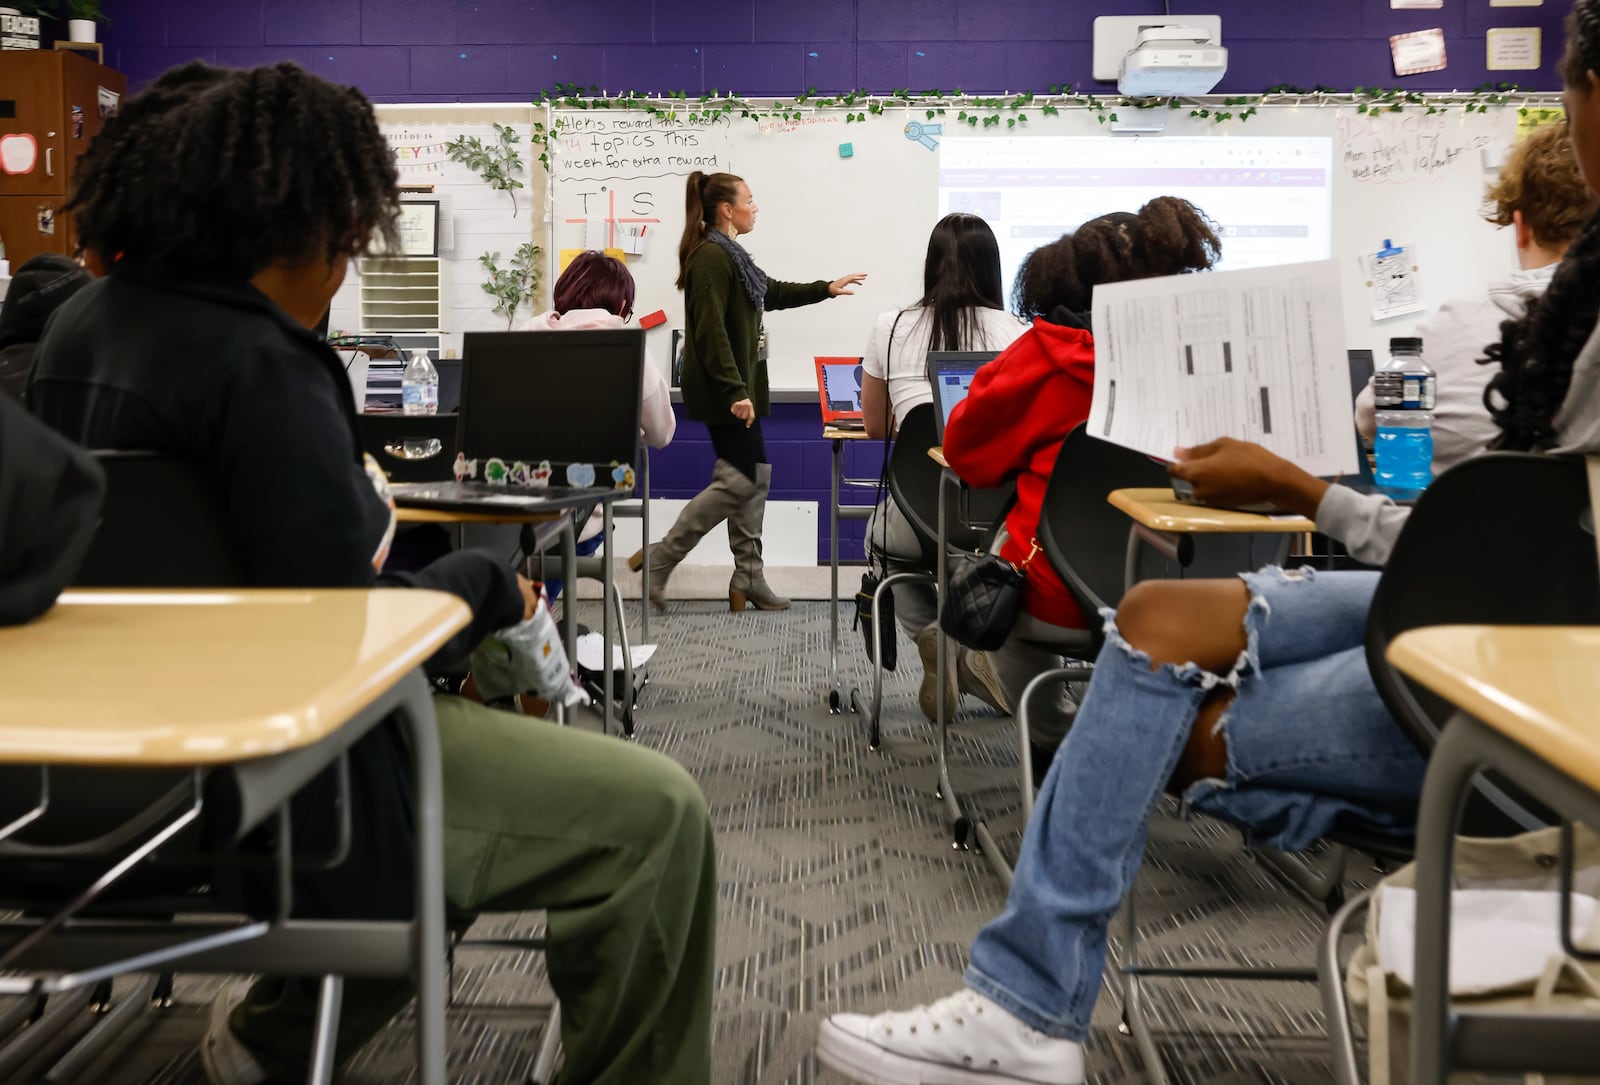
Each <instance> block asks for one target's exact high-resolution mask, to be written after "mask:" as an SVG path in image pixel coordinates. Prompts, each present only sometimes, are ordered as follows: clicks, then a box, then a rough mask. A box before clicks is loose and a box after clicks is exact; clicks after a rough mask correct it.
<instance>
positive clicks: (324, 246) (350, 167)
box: [28, 63, 716, 1085]
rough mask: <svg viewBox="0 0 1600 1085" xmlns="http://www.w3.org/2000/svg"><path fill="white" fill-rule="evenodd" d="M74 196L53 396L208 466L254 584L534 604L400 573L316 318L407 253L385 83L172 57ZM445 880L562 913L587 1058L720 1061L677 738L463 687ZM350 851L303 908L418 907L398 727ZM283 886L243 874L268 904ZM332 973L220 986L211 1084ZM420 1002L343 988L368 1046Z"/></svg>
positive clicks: (321, 831) (90, 423)
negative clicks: (564, 719) (376, 92)
mask: <svg viewBox="0 0 1600 1085" xmlns="http://www.w3.org/2000/svg"><path fill="white" fill-rule="evenodd" d="M77 176H78V180H77V184H76V188H75V190H74V191H73V193H72V195H71V197H70V200H69V203H68V206H69V207H70V208H71V210H72V211H73V212H74V214H75V215H76V221H77V225H78V232H79V236H80V237H81V239H82V241H83V244H84V245H85V246H86V248H87V249H88V250H89V253H88V255H89V256H91V257H93V258H94V260H95V262H97V263H98V264H100V265H101V266H102V267H103V268H104V269H105V270H106V272H107V274H106V276H105V277H104V278H102V279H100V280H98V281H96V282H94V283H92V284H90V285H88V286H86V287H84V288H83V289H82V290H80V291H79V292H78V293H77V295H75V296H74V297H73V298H72V299H71V300H70V301H69V302H68V303H67V304H66V305H64V306H62V308H61V309H60V310H59V311H58V316H57V318H56V319H53V320H52V321H51V323H50V326H49V329H48V331H47V332H46V334H45V338H44V340H43V342H41V343H40V345H39V349H38V354H37V358H36V362H35V367H34V371H33V376H32V380H31V382H30V384H29V386H28V402H29V404H30V406H31V407H32V409H33V410H34V411H35V412H36V413H37V414H38V415H39V417H40V418H42V419H43V420H44V421H45V422H47V423H48V424H49V425H51V426H53V427H54V428H55V429H57V430H58V431H60V432H61V433H62V434H64V435H65V436H67V437H69V438H71V439H72V440H75V441H77V442H78V443H79V444H82V445H86V446H88V447H91V448H121V449H142V450H151V451H156V452H162V453H166V454H169V455H174V456H178V457H181V458H183V459H186V460H189V461H191V462H193V463H194V464H195V465H196V466H197V467H199V468H200V469H201V470H202V471H203V472H204V474H205V476H206V477H208V478H209V479H211V480H212V481H213V483H214V484H215V486H216V490H217V492H218V494H219V495H220V496H221V498H222V502H223V506H224V509H225V515H226V518H227V521H228V525H229V527H230V529H231V531H230V533H231V535H232V537H233V541H234V543H235V545H236V546H237V548H238V550H239V557H240V562H241V564H242V566H243V567H244V569H245V571H246V575H247V577H248V579H249V582H250V584H251V585H252V586H257V587H348V588H364V587H370V586H373V585H375V584H384V583H387V584H391V585H401V586H415V587H427V588H434V589H437V590H442V591H448V592H451V593H454V594H455V595H457V596H459V597H460V598H462V599H463V600H465V601H466V603H467V604H468V606H469V607H471V609H472V612H473V621H472V623H471V624H470V626H469V627H468V628H467V629H466V630H464V631H463V632H462V633H460V634H458V635H457V636H456V637H455V638H454V639H453V640H452V641H451V642H450V643H449V644H447V645H446V646H445V647H444V648H443V649H441V651H440V653H439V654H438V655H437V656H436V657H435V659H434V660H433V661H432V662H434V663H438V664H441V665H448V664H452V663H456V662H457V661H459V660H460V659H461V658H462V657H463V656H464V655H465V654H466V653H467V652H469V651H470V650H471V649H472V648H473V647H474V646H475V645H476V644H477V643H478V641H479V640H481V639H482V638H483V637H484V636H485V635H486V634H488V633H490V632H492V631H494V630H496V629H501V628H503V627H506V626H510V625H514V624H516V623H517V622H519V621H520V620H522V619H524V617H525V616H526V615H527V614H528V606H529V600H530V595H529V586H528V585H527V583H526V581H523V580H522V579H521V578H520V577H518V576H516V575H515V574H514V573H513V572H512V571H511V570H510V569H509V568H507V567H506V565H505V564H504V563H503V562H502V561H499V560H497V559H495V558H494V557H492V556H490V555H487V554H484V553H481V552H477V551H463V552H460V553H456V554H451V555H449V556H447V557H445V558H442V559H440V560H439V561H437V562H434V563H433V564H432V565H430V566H428V567H427V568H425V569H423V570H421V571H420V572H418V573H416V574H413V575H410V576H405V577H395V576H382V577H380V576H379V574H378V573H377V572H376V571H375V569H376V568H377V567H379V566H381V564H382V555H383V552H384V550H385V548H386V545H387V539H388V537H389V534H390V533H391V532H392V530H393V522H392V517H393V511H392V508H391V507H390V504H389V503H388V502H387V501H386V500H385V499H383V497H382V496H381V494H380V493H379V492H378V486H377V484H376V483H375V482H374V481H373V479H372V478H371V477H370V476H369V472H368V471H367V470H366V469H364V466H363V456H362V453H361V445H360V441H359V438H358V435H357V431H356V418H355V404H354V402H353V400H352V397H351V393H350V385H349V382H348V381H347V380H346V379H345V375H344V372H343V369H342V367H341V366H340V364H339V360H338V358H337V356H336V355H335V354H334V352H333V351H332V350H331V349H329V348H328V347H327V345H326V344H324V343H323V342H322V341H321V340H320V339H319V338H318V337H317V336H316V335H315V334H314V332H313V331H312V328H313V327H314V326H315V325H316V324H317V322H318V321H319V320H320V319H321V318H322V316H323V314H324V313H325V312H327V308H328V303H329V301H330V299H331V298H332V297H333V293H334V291H335V290H336V289H337V288H338V287H339V284H340V282H341V281H342V280H343V278H344V275H345V272H346V269H347V267H348V264H349V262H350V260H351V258H353V257H357V256H359V255H361V254H362V253H363V252H364V251H365V250H366V248H367V246H368V244H369V243H370V242H372V241H373V240H374V239H377V238H382V239H384V240H385V241H386V242H388V243H390V245H391V246H392V244H393V242H394V241H395V237H394V234H395V217H396V214H397V212H398V209H399V194H398V190H397V187H396V172H395V165H394V156H393V154H392V153H391V151H390V150H389V148H388V146H387V145H386V143H385V141H384V139H383V136H382V134H381V133H380V132H379V130H378V125H377V122H376V120H375V118H374V117H373V113H372V107H371V106H370V105H369V104H368V102H367V100H366V99H365V98H364V97H362V95H361V94H360V93H359V92H358V91H356V90H354V89H352V88H347V87H338V86H334V85H333V84H331V83H327V82H325V81H323V80H321V79H318V78H316V77H314V76H311V75H308V74H307V73H305V72H304V71H302V70H300V69H299V68H297V67H295V66H293V65H290V64H281V65H278V66H276V67H268V68H256V69H254V70H251V71H225V70H222V69H218V68H213V67H209V66H207V65H204V64H200V63H193V64H188V65H185V66H183V67H181V68H177V69H174V70H173V71H170V72H168V73H167V74H166V75H164V76H162V77H161V78H160V79H158V80H156V82H155V83H154V84H153V85H152V86H151V87H150V89H149V90H147V91H146V92H145V93H143V94H141V95H139V96H138V97H136V98H134V99H133V100H131V101H129V102H128V103H126V105H125V106H124V108H123V110H122V112H121V114H120V115H119V116H117V117H115V118H113V119H111V120H110V121H109V122H108V123H107V124H106V127H105V130H104V131H103V132H102V133H101V135H100V136H99V138H97V139H96V140H95V141H94V143H93V144H92V145H91V146H90V148H89V150H88V152H87V153H86V154H85V155H84V158H83V160H82V163H81V165H80V167H79V169H78V174H77ZM434 703H435V710H436V714H437V715H438V718H439V739H440V746H441V759H442V767H443V775H444V839H445V890H446V895H447V897H448V900H449V903H450V905H451V906H452V908H453V909H454V910H455V911H456V912H458V913H460V914H471V913H472V912H475V911H479V910H489V909H493V910H502V911H505V910H510V911H526V910H530V909H546V910H547V911H548V915H549V920H548V935H549V947H548V951H547V960H548V964H549V974H550V982H551V985H552V986H553V987H554V988H555V991H556V994H557V996H558V998H559V999H560V1000H561V1003H562V1007H563V1010H564V1011H565V1012H564V1013H563V1015H562V1022H563V1024H562V1044H563V1047H564V1050H565V1059H566V1062H565V1070H564V1073H563V1077H564V1079H570V1080H572V1081H577V1082H604V1083H611V1085H622V1083H632V1082H640V1081H662V1082H666V1081H672V1082H702V1083H703V1082H708V1081H709V1080H710V1076H711V1070H710V1063H711V970H712V950H713V943H714V927H715V920H716V899H715V898H716V860H715V855H714V850H713V843H712V838H711V828H710V823H709V821H708V818H707V815H706V810H705V800H704V798H703V797H702V796H701V794H700V791H699V788H698V787H696V785H695V783H694V781H693V780H691V779H690V778H689V776H688V775H687V774H686V773H685V772H684V771H683V770H682V769H681V768H679V767H678V766H677V765H676V764H674V763H673V762H671V761H670V760H668V759H667V758H665V757H662V756H661V755H659V754H657V753H654V752H652V751H649V750H645V749H642V748H640V747H637V746H633V745H629V744H625V743H618V742H616V741H614V740H611V739H607V738H605V737H603V736H599V735H594V734H587V733H584V732H581V731H577V730H571V729H567V728H561V727H552V726H549V725H545V724H541V723H538V722H534V721H530V720H528V719H526V718H524V717H521V716H510V715H507V714H505V713H500V712H495V711H493V710H490V709H486V708H484V707H483V706H481V705H476V704H471V703H468V702H465V701H462V700H461V699H459V698H455V697H438V698H436V699H435V702H434ZM325 776H328V778H326V779H319V780H318V781H316V782H314V783H313V785H312V786H311V787H310V788H308V789H307V792H308V793H307V794H302V795H300V796H297V797H296V799H295V801H294V808H293V823H294V826H295V833H296V842H297V844H298V845H299V846H301V847H304V848H308V849H309V850H310V851H311V852H312V853H313V854H319V855H320V854H327V853H328V852H329V851H331V850H332V841H333V840H334V839H335V838H336V825H335V821H336V818H335V813H334V807H333V801H332V800H333V798H334V795H335V788H334V781H333V780H332V778H331V774H325ZM350 777H351V783H350V786H351V806H352V809H351V814H352V816H351V823H352V829H353V840H352V842H351V848H350V853H349V856H348V858H347V859H346V860H345V861H344V862H343V863H341V864H340V865H338V866H336V867H334V868H332V869H330V870H327V871H318V870H315V869H311V868H307V869H305V870H301V871H298V872H297V873H296V876H295V881H294V909H295V915H296V916H298V917H318V916H330V917H339V916H363V917H374V916H375V917H383V918H403V917H408V916H409V915H410V906H411V902H412V900H414V899H415V897H414V887H413V885H412V883H411V879H412V873H413V864H412V861H411V856H412V830H411V825H412V816H413V810H412V804H411V801H410V792H411V785H410V779H409V777H410V761H409V758H408V757H407V756H406V754H405V751H404V745H403V736H402V735H401V733H400V732H399V731H398V730H397V729H396V728H395V727H394V726H392V725H389V724H384V725H380V726H379V727H378V728H376V729H374V731H372V732H371V733H370V734H369V735H368V736H367V737H365V738H363V739H362V740H361V741H360V742H358V743H357V744H356V745H355V746H354V747H353V748H352V750H351V761H350ZM262 888H263V887H257V886H254V885H250V884H246V885H244V886H241V887H240V888H239V896H240V901H239V906H240V908H241V909H243V910H250V911H257V910H260V909H261V908H262V905H263V903H264V901H263V898H262V894H261V892H260V890H261V889H262ZM315 992H316V983H315V981H314V980H310V979H305V980H302V979H283V978H271V979H263V980H259V981H257V982H256V983H255V984H254V985H253V986H252V987H250V989H249V990H248V992H244V991H238V992H232V993H230V992H225V993H224V994H223V995H222V996H220V997H219V998H218V1000H217V1002H216V1003H215V1005H214V1007H213V1011H212V1017H211V1022H210V1027H209V1029H208V1031H207V1033H206V1037H205V1040H204V1043H203V1046H202V1048H201V1056H202V1062H203V1063H204V1065H205V1070H206V1075H207V1078H208V1079H209V1080H210V1081H211V1082H212V1083H213V1085H258V1083H262V1082H267V1081H293V1080H304V1078H305V1067H306V1064H307V1061H308V1057H309V1054H310V1040H311V1035H312V1025H313V1021H314V1015H315V1011H316V996H315ZM410 997H411V987H410V984H409V983H407V982H392V981H388V980H356V979H352V980H351V981H349V982H348V983H347V984H346V987H345V998H344V1003H343V1009H342V1012H341V1013H340V1015H339V1039H338V1052H337V1054H338V1057H339V1059H340V1060H341V1061H343V1060H345V1059H347V1058H348V1057H349V1056H350V1055H351V1054H352V1053H354V1052H355V1051H356V1050H357V1049H358V1048H359V1047H360V1046H361V1045H362V1044H363V1043H365V1042H366V1040H367V1039H369V1038H370V1037H371V1036H372V1035H374V1034H375V1033H376V1032H377V1030H378V1029H379V1028H380V1027H382V1026H383V1024H384V1023H385V1022H386V1021H388V1020H389V1019H390V1018H391V1017H393V1016H394V1015H395V1014H396V1013H397V1012H398V1011H399V1010H400V1009H401V1008H402V1007H403V1006H404V1005H405V1004H406V1002H407V1001H409V999H410Z"/></svg>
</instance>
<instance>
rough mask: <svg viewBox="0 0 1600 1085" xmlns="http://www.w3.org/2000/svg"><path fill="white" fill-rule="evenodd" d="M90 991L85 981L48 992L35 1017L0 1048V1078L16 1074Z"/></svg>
mask: <svg viewBox="0 0 1600 1085" xmlns="http://www.w3.org/2000/svg"><path fill="white" fill-rule="evenodd" d="M93 995H94V989H93V987H91V986H89V985H85V986H82V987H74V988H72V989H71V990H68V991H64V992H62V993H61V994H57V995H52V996H51V997H50V1001H49V1002H48V1003H47V1004H46V1005H45V1008H44V1013H43V1014H42V1015H41V1016H40V1017H39V1018H38V1020H36V1021H34V1022H33V1023H32V1024H30V1025H29V1026H28V1027H27V1028H25V1029H23V1030H22V1031H21V1032H20V1033H18V1034H17V1036H16V1037H15V1038H14V1039H13V1040H12V1041H11V1042H10V1043H8V1044H6V1045H5V1046H4V1047H3V1048H0V1081H14V1080H16V1075H17V1073H18V1072H19V1071H20V1070H21V1069H22V1067H23V1066H25V1065H26V1064H27V1063H28V1062H30V1061H31V1060H32V1059H33V1058H34V1056H35V1055H37V1054H38V1053H39V1052H40V1051H42V1050H43V1049H44V1047H45V1045H46V1044H48V1043H49V1042H50V1041H51V1040H52V1039H53V1038H54V1037H55V1036H57V1035H58V1034H59V1033H60V1032H61V1030H62V1029H64V1028H66V1027H67V1026H68V1025H69V1024H71V1023H72V1022H73V1021H76V1020H77V1019H78V1015H79V1014H80V1013H82V1012H83V1011H84V1010H85V1009H87V1008H88V1006H89V999H90V998H91V997H92V996H93ZM29 1001H30V1002H31V1001H32V1000H31V999H30V1000H29Z"/></svg>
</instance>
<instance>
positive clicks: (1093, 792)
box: [966, 568, 1424, 1041]
mask: <svg viewBox="0 0 1600 1085" xmlns="http://www.w3.org/2000/svg"><path fill="white" fill-rule="evenodd" d="M1377 576H1378V574H1376V573H1366V572H1350V573H1323V574H1320V575H1318V574H1315V573H1313V572H1312V571H1311V570H1294V571H1284V570H1282V569H1276V568H1268V569H1264V570H1262V571H1260V572H1257V573H1248V574H1245V575H1244V577H1243V580H1244V582H1245V584H1246V585H1247V587H1248V588H1249V590H1250V596H1251V601H1250V605H1249V607H1248V608H1247V611H1246V615H1245V632H1246V648H1245V651H1244V653H1243V654H1242V655H1241V656H1240V657H1239V659H1238V661H1237V662H1236V663H1235V666H1234V669H1233V671H1232V672H1231V673H1229V674H1226V675H1221V674H1212V673H1208V672H1206V671H1203V670H1201V669H1200V668H1199V667H1197V666H1195V665H1194V664H1192V663H1188V664H1184V665H1182V666H1174V665H1172V664H1163V665H1162V666H1161V667H1160V668H1158V669H1157V670H1155V671H1152V670H1151V669H1150V659H1149V657H1148V656H1147V655H1145V654H1144V653H1142V652H1139V651H1136V650H1135V649H1133V648H1132V647H1130V646H1129V644H1128V643H1127V642H1126V641H1125V640H1123V639H1122V637H1121V635H1120V634H1119V633H1118V632H1117V629H1116V622H1115V615H1114V614H1113V613H1112V612H1111V611H1109V610H1108V611H1105V612H1104V617H1105V620H1106V634H1107V640H1106V646H1105V648H1104V650H1102V652H1101V653H1100V657H1099V659H1098V660H1097V661H1096V662H1095V667H1094V680H1093V681H1092V682H1090V684H1089V690H1088V693H1087V694H1086V696H1085V697H1084V700H1083V704H1082V705H1081V706H1080V707H1079V709H1078V714H1077V720H1076V722H1075V723H1074V724H1073V726H1072V730H1071V731H1070V732H1069V733H1068V735H1067V738H1066V741H1065V742H1064V743H1063V745H1062V747H1061V751H1060V753H1058V754H1057V755H1056V758H1055V763H1054V764H1053V765H1052V766H1051V768H1050V773H1049V775H1048V776H1046V777H1045V781H1044V786H1043V787H1042V788H1040V790H1039V797H1038V801H1037V803H1036V804H1035V806H1034V810H1033V817H1032V819H1031V820H1030V821H1029V822H1028V826H1027V829H1026V831H1025V832H1024V833H1023V838H1022V851H1021V854H1020V855H1019V856H1018V858H1017V866H1016V876H1015V879H1014V880H1013V882H1012V884H1011V893H1010V896H1009V898H1008V899H1007V901H1006V906H1005V910H1004V911H1002V912H1001V914H1000V915H999V916H998V917H997V918H995V919H994V920H992V921H991V922H990V923H989V924H988V925H987V926H985V927H984V928H983V930H982V931H980V932H979V933H978V936H977V938H975V939H974V940H973V943H972V954H971V959H970V961H971V963H970V964H969V966H968V968H967V973H966V983H967V986H968V987H970V988H972V989H973V990H975V991H978V992H979V993H981V994H983V995H985V996H987V997H989V998H991V999H993V1000H994V1001H996V1002H998V1003H999V1004H1000V1005H1002V1006H1004V1007H1005V1008H1006V1009H1007V1010H1009V1011H1011V1012H1012V1013H1013V1014H1015V1015H1016V1016H1017V1017H1019V1018H1020V1019H1022V1020H1023V1021H1024V1022H1026V1023H1027V1024H1028V1025H1030V1026H1031V1027H1033V1028H1035V1029H1038V1030H1040V1031H1042V1032H1044V1033H1047V1034H1048V1035H1051V1036H1056V1037H1061V1038H1064V1039H1069V1040H1079V1041H1081V1040H1083V1039H1084V1038H1085V1037H1087V1035H1088V1032H1089V1017H1090V1014H1091V1013H1092V1012H1093V1010H1094V1003H1095V998H1096V996H1097V995H1098V994H1099V991H1100V974H1101V971H1102V970H1103V968H1104V967H1105V957H1106V929H1107V926H1108V925H1109V924H1110V922H1111V919H1112V917H1113V916H1114V915H1115V914H1116V911H1117V908H1118V907H1119V906H1120V905H1121V903H1122V899H1123V897H1124V896H1125V895H1126V894H1127V892H1128V890H1129V889H1130V888H1131V887H1132V885H1133V881H1134V877H1135V875H1136V874H1137V873H1138V870H1139V862H1140V860H1141V858H1142V857H1143V853H1144V841H1145V828H1146V825H1147V824H1148V822H1149V820H1150V814H1151V811H1153V810H1154V809H1155V806H1156V803H1157V801H1158V800H1159V799H1160V797H1161V794H1162V789H1163V787H1164V786H1165V784H1166V782H1167V780H1168V779H1169V778H1170V777H1171V775H1172V771H1173V768H1174V767H1175V766H1176V764H1177V761H1178V757H1179V755H1180V754H1181V753H1182V751H1183V748H1184V745H1185V743H1186V741H1187V740H1188V737H1189V733H1190V731H1191V729H1192V728H1193V725H1194V720H1195V716H1196V714H1197V713H1198V711H1199V709H1200V705H1201V702H1202V701H1203V700H1204V699H1205V697H1206V695H1207V694H1208V693H1209V692H1210V691H1211V690H1212V689H1213V688H1215V687H1216V686H1218V685H1220V684H1227V685H1231V686H1233V687H1235V688H1236V690H1237V694H1236V696H1235V698H1234V701H1233V703H1232V704H1231V705H1230V706H1229V708H1228V709H1227V711H1226V712H1225V713H1224V715H1223V718H1222V720H1221V722H1220V723H1219V724H1218V726H1219V727H1221V728H1223V729H1224V732H1225V735H1226V738H1227V747H1228V767H1227V778H1226V779H1223V780H1204V781H1200V782H1198V783H1196V784H1194V785H1192V786H1191V787H1190V788H1189V789H1188V791H1187V793H1186V794H1185V796H1184V799H1185V802H1186V804H1187V805H1188V806H1189V807H1190V808H1191V809H1195V810H1200V811H1204V812H1205V813H1207V814H1209V815H1213V816H1216V817H1221V818H1225V819H1227V820H1229V821H1232V822H1234V823H1236V824H1239V825H1241V826H1243V827H1244V828H1245V829H1246V831H1247V833H1249V834H1250V836H1251V839H1252V841H1253V842H1255V843H1258V844H1265V845H1272V846H1275V847H1280V848H1288V849H1299V848H1304V847H1307V846H1309V845H1310V844H1311V843H1312V842H1314V841H1315V840H1316V839H1317V838H1318V837H1319V836H1321V835H1322V834H1323V833H1325V832H1326V831H1327V830H1328V829H1329V828H1331V827H1332V826H1333V825H1334V823H1335V822H1337V821H1340V820H1343V819H1358V820H1359V821H1361V822H1362V823H1363V824H1365V825H1368V826H1371V827H1377V828H1388V829H1393V830H1395V831H1403V830H1405V829H1407V828H1409V827H1410V826H1411V825H1412V824H1413V823H1414V821H1415V813H1416V799H1417V795H1418V794H1419V793H1420V791H1421V788H1422V773H1423V768H1424V759H1423V757H1422V755H1421V754H1419V753H1418V752H1417V750H1416V748H1415V747H1413V746H1412V745H1411V743H1410V741H1409V740H1408V739H1407V738H1406V737H1405V735H1404V734H1403V733H1402V732H1401V731H1400V729H1399V727H1397V726H1396V725H1395V723H1394V721H1393V720H1392V719H1391V718H1390V716H1389V714H1388V712H1387V710H1386V709H1385V708H1384V706H1383V702H1382V701H1381V700H1380V699H1379V697H1378V693H1377V690H1376V688H1375V687H1374V686H1373V684H1372V679H1371V677H1370V675H1369V674H1368V671H1367V665H1366V656H1365V652H1364V650H1363V648H1362V635H1363V630H1364V628H1365V624H1366V616H1367V610H1368V608H1369V607H1370V605H1371V601H1372V592H1373V589H1374V587H1375V586H1376V584H1377Z"/></svg>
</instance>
